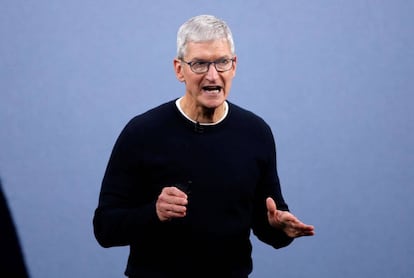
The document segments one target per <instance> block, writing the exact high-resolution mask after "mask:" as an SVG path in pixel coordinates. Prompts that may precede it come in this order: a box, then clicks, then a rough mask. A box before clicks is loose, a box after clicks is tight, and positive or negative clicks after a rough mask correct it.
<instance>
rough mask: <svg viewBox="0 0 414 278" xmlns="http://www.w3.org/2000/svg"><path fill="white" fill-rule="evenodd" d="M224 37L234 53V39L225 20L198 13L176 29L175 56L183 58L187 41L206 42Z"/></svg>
mask: <svg viewBox="0 0 414 278" xmlns="http://www.w3.org/2000/svg"><path fill="white" fill-rule="evenodd" d="M220 39H226V40H227V41H228V43H229V45H230V50H231V53H232V54H234V41H233V35H232V34H231V31H230V28H229V26H228V25H227V23H226V22H224V21H223V20H221V19H218V18H217V17H215V16H212V15H199V16H195V17H193V18H190V19H189V20H188V21H187V22H185V23H184V24H183V25H181V27H180V28H179V29H178V33H177V58H184V55H185V54H186V47H187V43H188V42H206V41H213V40H220Z"/></svg>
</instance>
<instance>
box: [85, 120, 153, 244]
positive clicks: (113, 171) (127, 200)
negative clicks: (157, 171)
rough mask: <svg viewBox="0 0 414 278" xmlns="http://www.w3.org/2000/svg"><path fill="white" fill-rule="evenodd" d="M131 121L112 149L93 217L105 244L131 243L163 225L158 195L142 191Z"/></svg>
mask: <svg viewBox="0 0 414 278" xmlns="http://www.w3.org/2000/svg"><path fill="white" fill-rule="evenodd" d="M130 125H131V124H129V125H127V126H126V127H125V128H124V130H123V131H122V132H121V134H120V136H119V137H118V139H117V141H116V143H115V145H114V148H113V150H112V153H111V157H110V159H109V162H108V165H107V168H106V171H105V175H104V178H103V181H102V186H101V192H100V195H99V203H98V207H97V208H96V210H95V214H94V218H93V227H94V234H95V237H96V239H97V241H98V242H99V244H100V245H101V246H103V247H112V246H123V245H129V244H131V243H132V242H133V241H136V240H140V239H141V238H143V237H145V234H147V233H150V230H151V227H154V225H161V222H160V221H159V219H158V217H157V215H156V209H155V202H156V199H155V198H154V197H153V196H152V197H151V198H150V197H149V196H148V194H141V193H140V188H141V189H142V187H143V186H145V184H143V183H144V181H142V180H140V178H139V171H137V161H136V157H137V155H136V153H137V152H138V151H139V150H137V142H136V141H137V136H136V134H134V129H133V128H132V127H131V126H130ZM132 196H133V197H132Z"/></svg>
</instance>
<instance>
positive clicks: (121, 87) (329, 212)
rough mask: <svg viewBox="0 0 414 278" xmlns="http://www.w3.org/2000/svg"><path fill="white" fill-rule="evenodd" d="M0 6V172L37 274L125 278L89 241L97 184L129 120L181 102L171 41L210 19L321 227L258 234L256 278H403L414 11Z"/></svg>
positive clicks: (408, 264) (409, 265)
mask: <svg viewBox="0 0 414 278" xmlns="http://www.w3.org/2000/svg"><path fill="white" fill-rule="evenodd" d="M0 10H1V17H0V36H1V37H0V40H1V41H0V127H1V131H0V132H1V136H0V176H1V178H2V180H3V185H4V189H5V191H6V195H7V197H8V199H9V202H10V206H11V209H12V211H13V214H14V218H15V221H16V225H17V227H18V232H19V235H20V238H21V241H22V245H23V248H24V253H25V256H26V261H27V264H28V267H29V270H30V272H31V274H32V277H35V278H44V277H63V278H66V277H67V278H73V277H122V273H123V271H124V268H125V263H126V259H127V254H128V249H127V248H126V247H119V248H110V249H104V248H101V247H100V246H98V244H97V243H96V241H95V239H94V237H93V232H92V222H91V221H92V215H93V211H94V209H95V207H96V205H97V199H98V193H99V188H100V182H101V179H102V175H103V172H104V169H105V167H106V163H107V160H108V158H109V154H110V151H111V149H112V146H113V143H114V141H115V139H116V137H117V136H118V134H119V132H120V131H121V129H122V128H123V126H124V125H125V124H126V122H127V121H128V120H129V119H130V118H131V117H133V116H134V115H136V114H139V113H142V112H144V111H146V110H147V109H149V108H151V107H153V106H155V105H157V104H160V103H162V102H164V101H167V100H170V99H172V98H175V97H179V96H181V95H182V94H183V92H184V87H183V85H182V84H181V83H179V82H178V81H177V80H176V79H175V76H174V73H173V67H172V59H173V58H174V55H175V39H176V31H177V29H178V27H179V26H180V25H181V24H182V23H183V22H184V21H185V20H187V19H188V18H189V17H191V16H194V15H198V14H205V13H209V14H214V15H217V16H219V17H221V18H223V19H224V20H226V21H227V22H228V23H229V25H230V26H231V28H232V31H233V33H234V37H235V42H236V52H237V54H238V61H239V63H238V71H237V75H236V78H235V80H234V83H233V84H234V85H233V88H232V92H231V95H230V100H231V101H233V102H235V103H237V104H239V105H242V106H244V107H246V108H247V109H249V110H251V111H253V112H255V113H257V114H259V115H260V116H262V117H263V118H264V119H266V121H267V122H268V123H269V124H270V126H271V127H272V130H273V132H274V134H275V137H276V141H277V147H278V163H279V164H278V167H279V174H280V178H281V182H282V186H283V192H284V195H285V198H286V200H287V201H288V203H289V205H290V207H291V209H292V210H293V212H294V213H295V214H297V215H298V216H299V217H300V218H301V219H302V220H303V221H304V222H307V223H311V224H314V225H315V227H316V233H317V234H316V235H315V236H314V237H313V238H301V239H298V240H297V241H296V242H294V243H293V244H292V245H291V246H289V247H287V248H285V249H281V250H277V251H275V250H273V249H271V248H270V247H268V246H266V245H264V244H262V243H260V242H258V241H257V240H256V239H255V238H254V237H253V238H252V240H253V241H254V253H253V256H254V263H255V269H254V272H253V275H252V277H254V278H267V277H269V278H270V277H337V278H340V277H393V278H394V277H413V275H414V269H413V268H414V267H413V261H414V244H413V242H412V235H413V234H414V224H413V221H412V215H413V212H414V202H413V201H412V196H413V194H414V187H413V186H414V171H413V168H414V167H413V166H414V147H413V142H414V130H413V129H414V123H413V120H414V117H413V116H414V115H413V109H412V106H413V104H414V96H413V94H414V81H413V79H414V51H413V50H414V31H413V29H414V2H413V1H403V0H393V1H385V0H384V1H380V0H378V1H374V0H371V1H370V0H367V1H362V0H361V1H358V0H356V1H339V0H331V1H328V0H326V1H324V0H315V1H305V0H302V1H244V2H242V1H182V0H177V1H154V0H153V1H147V0H145V1H142V0H140V1H132V0H130V1H98V0H90V1H79V0H72V1H51V0H49V1H42V0H38V1H22V0H3V1H1V3H0ZM246 132H248V130H246Z"/></svg>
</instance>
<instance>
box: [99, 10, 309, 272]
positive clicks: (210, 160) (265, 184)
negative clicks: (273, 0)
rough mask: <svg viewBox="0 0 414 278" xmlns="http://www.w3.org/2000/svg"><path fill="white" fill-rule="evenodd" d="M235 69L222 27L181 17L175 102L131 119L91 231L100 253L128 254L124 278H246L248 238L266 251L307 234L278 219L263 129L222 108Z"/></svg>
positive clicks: (272, 162) (272, 161) (284, 215)
mask: <svg viewBox="0 0 414 278" xmlns="http://www.w3.org/2000/svg"><path fill="white" fill-rule="evenodd" d="M236 66H237V57H236V55H235V51H234V43H233V38H232V34H231V31H230V29H229V27H228V26H227V25H226V23H225V22H223V21H222V20H220V19H217V18H216V17H214V16H209V15H201V16H197V17H194V18H191V19H190V20H188V21H187V22H186V23H184V24H183V25H182V26H181V27H180V29H179V31H178V36H177V57H176V59H174V69H175V74H176V77H177V79H178V80H179V81H181V82H183V83H184V84H185V93H184V96H183V97H181V98H178V99H175V100H172V101H170V102H167V103H164V104H162V105H160V106H158V107H156V108H154V109H151V110H150V111H147V112H146V113H143V114H141V115H139V116H136V117H135V118H133V119H132V120H131V121H130V122H129V123H128V124H127V125H126V127H125V128H124V130H123V131H122V132H121V134H120V136H119V138H118V140H117V142H116V143H115V146H114V149H113V151H112V154H111V157H110V159H109V163H108V166H107V169H106V172H105V176H104V179H103V182H102V188H101V193H100V198H99V205H98V207H97V209H96V211H95V216H94V231H95V236H96V238H97V240H98V242H99V243H100V244H101V245H102V246H103V247H111V246H124V245H129V246H130V255H129V259H128V264H127V268H126V271H125V275H127V276H129V277H159V278H170V277H192V278H195V277H215V278H216V277H235V278H236V277H237V278H242V277H244V278H246V277H248V275H249V273H251V271H252V259H251V250H252V246H251V242H250V240H249V237H250V231H251V230H252V231H253V232H254V234H255V235H256V236H257V237H258V238H259V239H260V240H262V241H263V242H265V243H267V244H269V245H271V246H273V247H275V248H281V247H284V246H287V245H288V244H290V243H291V242H292V241H293V239H294V238H296V237H300V236H309V235H313V234H314V228H313V226H310V225H306V224H304V223H302V222H301V221H300V220H298V219H297V218H296V217H295V216H294V215H292V214H291V213H290V212H288V206H287V205H286V203H285V201H284V199H283V196H282V193H281V190H280V185H279V179H278V175H277V170H276V154H275V152H276V151H275V143H274V140H273V135H272V132H271V130H270V128H269V126H268V125H267V124H266V123H265V122H264V121H263V120H262V119H261V118H260V117H258V116H256V115H254V114H253V113H251V112H249V111H246V110H244V109H242V108H240V107H238V106H236V105H235V104H233V103H230V102H229V101H227V97H228V95H229V92H230V88H231V83H232V80H233V78H234V76H235V73H236Z"/></svg>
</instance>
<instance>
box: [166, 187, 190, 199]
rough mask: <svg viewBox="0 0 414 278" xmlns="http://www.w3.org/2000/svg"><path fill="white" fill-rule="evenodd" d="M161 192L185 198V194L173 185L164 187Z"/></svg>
mask: <svg viewBox="0 0 414 278" xmlns="http://www.w3.org/2000/svg"><path fill="white" fill-rule="evenodd" d="M163 192H165V193H166V194H167V195H172V196H177V197H183V198H187V194H185V193H184V192H183V191H182V190H180V189H178V188H177V187H175V186H169V187H164V188H163Z"/></svg>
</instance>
